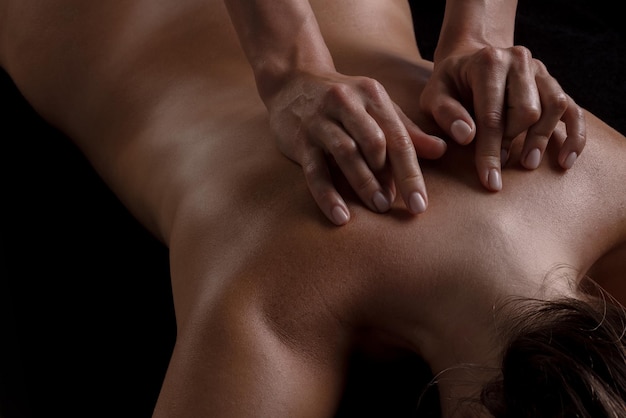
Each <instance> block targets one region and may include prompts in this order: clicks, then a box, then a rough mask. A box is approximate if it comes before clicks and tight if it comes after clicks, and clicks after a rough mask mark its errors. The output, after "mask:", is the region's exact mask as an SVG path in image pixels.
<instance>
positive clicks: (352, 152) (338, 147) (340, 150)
mask: <svg viewBox="0 0 626 418" xmlns="http://www.w3.org/2000/svg"><path fill="white" fill-rule="evenodd" d="M328 151H329V152H330V153H331V154H332V155H333V156H334V157H335V158H337V159H338V160H347V159H352V158H354V157H355V156H356V155H357V154H358V152H359V148H358V146H357V144H356V143H355V142H354V141H352V140H339V139H338V140H335V141H333V142H331V144H330V146H329V150H328Z"/></svg>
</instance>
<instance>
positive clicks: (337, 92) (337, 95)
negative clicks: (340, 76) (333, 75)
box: [325, 83, 351, 104]
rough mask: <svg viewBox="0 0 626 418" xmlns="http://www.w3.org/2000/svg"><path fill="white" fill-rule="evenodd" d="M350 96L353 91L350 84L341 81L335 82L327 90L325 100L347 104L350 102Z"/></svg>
mask: <svg viewBox="0 0 626 418" xmlns="http://www.w3.org/2000/svg"><path fill="white" fill-rule="evenodd" d="M350 97H351V92H350V87H349V86H347V85H345V84H341V83H335V84H333V85H332V86H330V87H329V88H328V90H327V91H326V96H325V99H326V100H325V101H328V102H330V103H339V104H345V103H348V101H349V100H350Z"/></svg>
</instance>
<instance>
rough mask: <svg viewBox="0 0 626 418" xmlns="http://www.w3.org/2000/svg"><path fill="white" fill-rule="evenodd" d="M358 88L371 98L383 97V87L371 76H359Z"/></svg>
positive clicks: (378, 98)
mask: <svg viewBox="0 0 626 418" xmlns="http://www.w3.org/2000/svg"><path fill="white" fill-rule="evenodd" d="M359 88H360V89H361V91H363V92H364V93H365V94H367V96H368V97H370V98H371V99H374V100H380V99H382V98H384V97H385V88H384V87H383V85H382V84H380V83H379V82H378V81H377V80H374V79H373V78H369V77H361V78H360V79H359Z"/></svg>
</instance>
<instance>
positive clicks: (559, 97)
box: [521, 74, 568, 170]
mask: <svg viewBox="0 0 626 418" xmlns="http://www.w3.org/2000/svg"><path fill="white" fill-rule="evenodd" d="M536 82H537V86H538V88H539V91H540V100H541V117H540V118H539V120H538V121H537V123H535V124H534V125H532V126H531V127H530V128H529V129H528V132H527V133H526V138H525V140H524V147H523V148H522V154H521V162H522V165H523V166H524V167H526V168H527V169H529V170H534V169H536V168H537V167H539V164H540V163H541V160H542V158H543V155H544V153H545V150H546V148H547V146H548V142H549V140H550V137H551V136H552V132H554V129H555V128H556V125H557V124H558V123H559V121H560V120H561V117H562V116H563V113H564V112H565V111H566V109H567V107H568V97H567V95H566V94H565V93H564V92H563V90H562V89H561V86H560V85H559V84H558V83H557V82H556V80H555V79H554V78H553V77H551V76H550V75H547V74H546V75H540V76H537V78H536Z"/></svg>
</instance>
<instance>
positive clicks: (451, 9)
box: [435, 0, 517, 62]
mask: <svg viewBox="0 0 626 418" xmlns="http://www.w3.org/2000/svg"><path fill="white" fill-rule="evenodd" d="M516 11H517V1H516V0H447V1H446V9H445V14H444V19H443V24H442V27H441V33H440V36H439V42H438V44H437V49H436V51H435V62H437V61H438V60H439V59H441V58H444V57H446V56H448V55H449V54H450V53H451V52H452V51H454V50H459V49H464V48H472V47H475V46H476V45H491V46H495V47H501V48H507V47H510V46H513V34H514V29H515V14H516Z"/></svg>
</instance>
